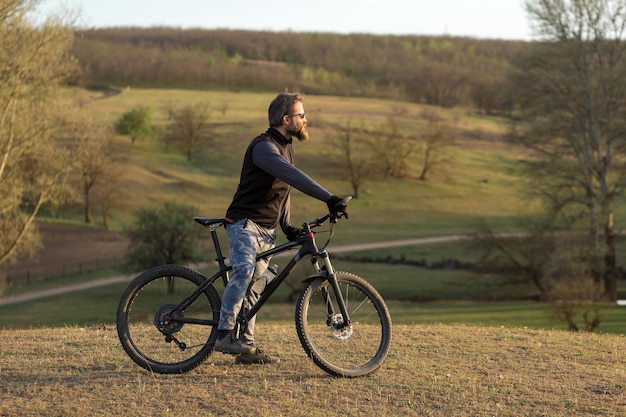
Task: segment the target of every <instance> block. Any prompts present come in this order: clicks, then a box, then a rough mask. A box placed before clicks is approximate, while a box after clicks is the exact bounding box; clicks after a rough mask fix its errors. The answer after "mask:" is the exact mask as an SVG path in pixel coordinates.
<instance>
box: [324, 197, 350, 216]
mask: <svg viewBox="0 0 626 417" xmlns="http://www.w3.org/2000/svg"><path fill="white" fill-rule="evenodd" d="M351 199H352V196H350V195H349V196H346V197H337V196H336V195H334V196H332V197H331V198H329V199H328V201H327V202H326V205H327V206H328V210H329V212H330V214H331V215H332V217H333V218H334V219H335V220H336V219H340V218H341V217H345V218H346V219H347V218H348V213H347V212H346V209H347V206H348V201H350V200H351Z"/></svg>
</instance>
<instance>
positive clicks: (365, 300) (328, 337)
mask: <svg viewBox="0 0 626 417" xmlns="http://www.w3.org/2000/svg"><path fill="white" fill-rule="evenodd" d="M337 281H338V283H339V287H340V289H341V293H342V297H343V299H344V302H345V304H346V308H347V311H348V314H349V316H350V319H351V322H352V323H351V325H350V326H342V322H343V320H342V316H341V313H340V311H339V306H338V305H337V302H336V298H335V294H334V293H333V291H332V288H331V286H330V285H329V283H328V281H326V280H325V279H323V278H320V279H316V280H314V281H312V282H310V283H309V284H308V285H307V287H305V289H304V291H303V292H302V294H301V295H300V298H299V300H298V304H297V307H296V328H297V331H298V337H299V338H300V342H301V343H302V347H303V348H304V350H305V351H306V353H307V354H308V355H309V357H311V359H312V360H313V361H314V362H315V364H316V365H318V366H319V367H320V368H321V369H323V370H324V371H326V372H328V373H330V374H331V375H334V376H342V377H357V376H361V375H365V374H368V373H370V372H372V371H374V370H376V369H377V368H378V367H379V366H380V365H381V364H382V363H383V361H384V359H385V357H386V356H387V353H388V351H389V346H390V344H391V319H390V317H389V311H388V310H387V307H386V305H385V302H384V301H383V299H382V297H381V296H380V295H379V294H378V292H376V290H375V289H374V288H373V287H372V286H371V285H370V284H369V283H367V282H366V281H365V280H363V279H362V278H360V277H358V276H356V275H353V274H350V273H347V272H337Z"/></svg>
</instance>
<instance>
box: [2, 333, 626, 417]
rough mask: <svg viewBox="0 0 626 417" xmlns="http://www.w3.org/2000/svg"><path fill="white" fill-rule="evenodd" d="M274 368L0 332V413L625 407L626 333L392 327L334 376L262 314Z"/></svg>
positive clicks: (399, 412) (621, 410)
mask: <svg viewBox="0 0 626 417" xmlns="http://www.w3.org/2000/svg"><path fill="white" fill-rule="evenodd" d="M258 327H259V331H258V338H259V340H258V341H259V343H260V344H261V346H262V347H264V348H265V349H266V351H268V352H270V353H272V354H273V355H279V357H280V359H281V361H280V362H279V363H278V364H272V365H265V366H262V365H250V366H241V365H235V364H234V361H233V359H232V357H231V356H227V355H222V354H217V353H216V354H213V355H212V356H210V357H209V358H208V360H207V361H206V362H205V363H204V364H202V365H201V366H199V367H198V368H197V369H196V370H194V371H192V372H190V373H187V374H184V375H178V376H177V375H173V376H164V375H155V374H150V373H148V372H146V371H144V370H142V369H141V368H139V367H138V366H136V365H135V364H134V363H133V362H132V361H131V360H130V359H129V358H128V357H127V356H126V355H125V353H124V351H123V350H122V348H121V347H120V345H119V342H118V340H117V335H116V332H115V329H114V328H113V327H112V326H111V325H108V324H107V325H102V326H98V327H86V328H83V327H66V328H57V329H30V330H0V337H1V338H2V341H3V348H2V350H1V351H0V392H1V393H2V402H0V414H1V415H3V416H7V417H9V416H20V417H24V416H41V415H48V416H52V415H59V416H61V415H62V416H67V417H71V416H80V417H84V416H101V415H106V416H150V417H152V416H163V415H188V416H243V415H256V416H273V417H274V416H320V417H321V416H442V417H444V416H445V417H448V416H501V417H504V416H529V417H531V416H532V417H535V416H554V417H557V416H563V417H570V416H615V417H618V416H623V415H625V414H626V354H625V353H624V348H625V341H624V337H623V336H617V335H590V334H574V333H570V332H561V331H542V330H528V329H522V328H497V327H493V328H481V327H465V326H447V325H396V326H395V327H394V341H393V343H392V347H391V351H390V354H389V356H388V358H387V360H386V361H385V363H384V364H383V366H382V367H381V368H380V369H379V370H378V371H377V372H375V373H374V374H371V375H369V376H366V377H362V378H357V379H350V380H346V379H336V378H333V377H330V376H328V375H326V374H325V373H324V372H323V371H321V370H320V369H319V368H317V367H316V366H315V365H314V364H313V362H312V361H310V360H309V359H308V358H307V357H306V356H305V354H304V351H303V350H302V348H301V347H300V345H299V342H298V341H297V336H296V334H295V329H294V328H293V324H292V323H290V322H289V323H267V322H261V323H259V326H258Z"/></svg>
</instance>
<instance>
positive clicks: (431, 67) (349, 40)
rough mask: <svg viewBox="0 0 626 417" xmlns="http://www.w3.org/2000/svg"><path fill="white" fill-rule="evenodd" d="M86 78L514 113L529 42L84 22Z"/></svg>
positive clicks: (80, 41)
mask: <svg viewBox="0 0 626 417" xmlns="http://www.w3.org/2000/svg"><path fill="white" fill-rule="evenodd" d="M75 35H76V37H75V41H74V45H73V47H72V53H73V54H74V56H75V57H76V58H77V59H78V61H79V62H80V66H81V73H80V75H79V76H78V77H77V79H76V80H75V82H76V83H78V84H80V85H85V86H110V85H113V86H120V87H126V86H135V87H155V88H157V87H158V88H189V89H230V90H255V91H277V90H278V91H282V90H284V89H288V90H300V91H302V92H304V93H308V94H326V95H339V96H359V97H377V98H388V99H395V100H407V101H412V102H416V103H425V104H431V105H436V106H442V107H454V106H459V105H467V106H473V107H475V108H477V109H479V110H480V111H483V112H485V113H489V114H493V113H508V112H509V111H510V110H511V109H512V106H513V103H512V99H511V95H512V94H511V87H510V85H509V81H508V72H509V71H510V69H511V63H512V61H513V60H514V59H515V58H516V57H517V56H520V55H521V54H522V53H523V52H524V50H525V48H526V47H527V46H528V45H529V44H528V43H525V42H521V41H505V40H480V39H475V38H460V37H433V36H409V35H406V36H395V35H393V36H392V35H368V34H349V35H340V34H332V33H297V32H269V31H268V32H256V31H244V30H226V29H218V30H203V29H177V28H167V27H156V28H133V27H127V28H124V27H119V28H105V29H87V30H80V31H77V32H76V33H75Z"/></svg>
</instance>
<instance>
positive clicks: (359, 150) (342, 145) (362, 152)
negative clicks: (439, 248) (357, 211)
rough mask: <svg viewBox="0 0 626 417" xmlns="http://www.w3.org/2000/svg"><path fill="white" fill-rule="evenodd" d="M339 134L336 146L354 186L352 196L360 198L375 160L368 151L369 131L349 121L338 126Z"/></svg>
mask: <svg viewBox="0 0 626 417" xmlns="http://www.w3.org/2000/svg"><path fill="white" fill-rule="evenodd" d="M338 130H339V134H338V136H337V137H336V139H335V147H336V149H337V151H338V152H339V154H340V156H341V158H342V160H343V165H342V166H343V167H345V171H347V174H348V180H349V181H350V185H351V186H352V196H353V197H354V198H359V191H360V189H361V186H362V185H363V182H364V181H365V179H366V178H367V177H368V176H369V175H371V173H372V170H373V167H374V166H373V160H372V157H371V155H370V153H369V152H368V151H367V147H366V146H365V145H367V136H368V135H367V133H366V132H365V130H364V129H363V128H361V129H358V128H354V127H352V126H351V122H350V121H348V123H347V125H346V126H345V127H344V128H338Z"/></svg>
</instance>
